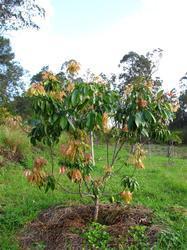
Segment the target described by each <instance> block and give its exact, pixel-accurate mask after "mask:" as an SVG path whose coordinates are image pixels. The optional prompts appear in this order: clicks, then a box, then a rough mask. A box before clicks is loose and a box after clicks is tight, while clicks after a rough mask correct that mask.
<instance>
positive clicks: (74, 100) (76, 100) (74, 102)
mask: <svg viewBox="0 0 187 250" xmlns="http://www.w3.org/2000/svg"><path fill="white" fill-rule="evenodd" d="M71 103H72V105H73V107H75V106H76V105H77V104H78V103H79V91H78V89H75V90H74V91H73V93H72V96H71Z"/></svg>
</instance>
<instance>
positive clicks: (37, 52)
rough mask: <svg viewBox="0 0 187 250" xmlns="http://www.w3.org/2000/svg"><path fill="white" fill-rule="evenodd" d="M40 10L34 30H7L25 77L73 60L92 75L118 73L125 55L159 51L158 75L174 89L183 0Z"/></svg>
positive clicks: (88, 0)
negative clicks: (42, 17)
mask: <svg viewBox="0 0 187 250" xmlns="http://www.w3.org/2000/svg"><path fill="white" fill-rule="evenodd" d="M38 1H40V2H41V5H42V6H43V7H44V8H45V9H46V19H45V20H43V21H42V23H41V25H40V26H41V29H40V30H39V31H33V30H24V31H17V32H12V33H11V34H10V35H11V40H12V46H13V49H14V52H15V54H16V59H17V60H18V61H20V63H21V64H22V66H23V67H24V68H26V69H27V70H29V71H30V73H31V75H32V74H34V73H36V72H38V71H39V70H40V69H41V68H42V67H43V66H45V65H49V66H50V68H51V69H52V70H54V71H57V70H59V69H60V66H61V64H62V63H63V62H64V61H65V60H69V59H75V60H77V61H79V62H80V63H81V65H82V68H83V69H84V70H86V69H87V68H90V69H91V71H93V72H94V73H96V74H99V73H100V72H104V73H112V72H114V73H115V72H117V71H118V64H119V61H120V59H121V58H122V57H123V56H124V55H125V54H127V53H128V52H129V51H135V52H138V53H141V54H145V53H146V52H148V51H150V50H153V49H156V48H161V49H163V50H164V52H163V57H162V59H161V62H160V67H159V72H158V73H157V75H158V76H160V78H161V79H162V80H163V81H164V87H165V88H166V89H170V88H173V87H178V82H179V79H180V78H181V77H182V76H183V75H184V74H185V72H187V32H186V25H187V14H186V11H187V0H94V1H93V0H38Z"/></svg>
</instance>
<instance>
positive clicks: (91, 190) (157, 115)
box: [25, 73, 173, 220]
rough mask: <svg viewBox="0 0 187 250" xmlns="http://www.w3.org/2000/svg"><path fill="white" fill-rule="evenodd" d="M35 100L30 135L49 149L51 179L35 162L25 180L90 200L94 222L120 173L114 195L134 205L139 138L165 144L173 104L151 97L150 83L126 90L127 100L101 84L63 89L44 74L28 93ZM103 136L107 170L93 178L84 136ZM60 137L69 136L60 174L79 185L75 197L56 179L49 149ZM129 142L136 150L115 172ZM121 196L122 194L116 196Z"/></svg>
mask: <svg viewBox="0 0 187 250" xmlns="http://www.w3.org/2000/svg"><path fill="white" fill-rule="evenodd" d="M29 96H31V98H32V99H33V104H34V106H33V109H34V112H35V114H36V116H37V118H38V122H37V124H36V126H35V127H34V128H33V130H32V132H31V134H30V135H31V142H32V143H36V142H37V141H41V142H43V143H45V144H47V145H49V147H50V148H51V165H52V168H51V173H48V172H47V171H44V165H45V163H46V161H45V160H44V159H41V158H38V159H36V160H35V162H34V166H33V169H32V170H29V171H26V172H25V175H26V176H27V178H28V180H29V181H30V182H32V183H36V184H37V185H38V186H39V187H44V188H45V191H48V189H50V188H51V189H52V190H54V189H55V187H57V188H58V187H60V188H61V189H62V190H63V191H64V192H67V193H73V194H75V193H76V194H79V195H81V196H88V197H90V198H91V199H92V200H93V202H94V204H95V211H94V220H97V218H98V212H99V202H100V199H101V197H103V196H107V197H111V195H113V194H110V193H109V192H107V188H106V187H107V183H108V180H109V179H110V178H112V177H113V176H115V175H117V174H118V173H119V171H120V170H124V175H123V176H122V181H121V184H122V188H123V189H122V192H119V193H117V194H115V195H116V196H119V197H121V198H122V199H123V200H124V201H125V202H126V203H130V201H131V200H132V195H133V192H134V191H135V190H136V188H137V187H138V183H137V180H136V179H135V177H134V173H135V170H137V169H143V168H144V163H143V158H144V156H145V151H144V150H143V148H142V145H141V143H142V137H148V138H157V139H160V140H164V139H166V138H167V136H168V135H169V131H168V125H169V123H170V122H171V121H172V119H173V112H172V107H173V106H172V103H171V102H170V101H169V100H168V99H166V98H165V95H164V92H163V91H158V92H157V93H156V94H155V92H153V87H152V85H150V82H149V81H147V80H146V79H144V78H142V77H140V78H136V80H134V81H133V82H132V84H131V85H128V86H127V89H126V90H125V94H124V95H123V96H121V95H119V93H117V92H116V91H115V90H111V89H110V88H109V87H108V85H106V84H104V83H90V84H87V83H81V84H80V83H79V84H72V83H71V82H69V83H68V85H64V84H61V82H60V81H59V79H58V78H57V77H56V76H55V75H53V74H51V73H48V74H47V75H45V76H44V79H43V82H41V83H40V84H34V85H32V86H31V88H30V89H29ZM97 130H99V131H100V132H102V133H103V136H104V137H105V139H106V164H105V165H104V166H103V168H102V169H100V171H99V172H100V175H99V176H95V175H94V174H92V172H94V169H96V168H97V162H96V165H95V167H94V166H93V162H92V157H91V155H90V153H89V150H90V148H89V142H88V135H89V133H90V131H97ZM62 131H67V133H68V135H69V139H68V142H67V143H66V144H64V145H62V146H61V154H62V155H61V157H62V160H61V167H60V173H61V174H66V175H67V177H68V178H69V179H70V180H71V182H74V183H76V184H77V187H78V191H77V192H71V191H70V190H69V189H67V188H66V187H64V186H63V185H61V184H60V183H59V182H57V181H56V179H55V175H54V172H55V168H54V160H53V154H52V148H53V146H54V144H55V143H56V142H58V141H59V137H60V135H61V132H62ZM111 137H113V140H114V148H113V152H112V154H111V155H110V153H109V138H111ZM129 139H133V140H134V142H136V145H135V150H134V152H133V154H132V155H131V157H130V158H129V160H128V161H127V162H124V164H123V165H121V166H119V165H117V164H116V161H117V160H118V155H119V153H120V151H121V150H122V148H123V146H124V143H125V141H127V140H129ZM126 166H129V167H132V175H130V176H127V175H125V167H126ZM119 191H120V190H119Z"/></svg>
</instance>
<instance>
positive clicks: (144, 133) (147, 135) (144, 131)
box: [142, 128, 149, 137]
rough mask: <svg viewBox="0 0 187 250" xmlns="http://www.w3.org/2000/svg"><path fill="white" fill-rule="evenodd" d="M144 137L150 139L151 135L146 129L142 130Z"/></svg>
mask: <svg viewBox="0 0 187 250" xmlns="http://www.w3.org/2000/svg"><path fill="white" fill-rule="evenodd" d="M142 135H144V136H146V137H149V133H148V131H147V130H146V129H145V128H143V129H142Z"/></svg>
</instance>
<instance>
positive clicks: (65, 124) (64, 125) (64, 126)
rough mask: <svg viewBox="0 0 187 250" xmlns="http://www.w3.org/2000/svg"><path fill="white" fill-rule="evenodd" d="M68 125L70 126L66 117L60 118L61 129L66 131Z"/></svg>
mask: <svg viewBox="0 0 187 250" xmlns="http://www.w3.org/2000/svg"><path fill="white" fill-rule="evenodd" d="M67 124H68V120H67V118H66V117H65V116H62V117H61V118H60V127H61V129H65V128H66V126H67Z"/></svg>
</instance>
